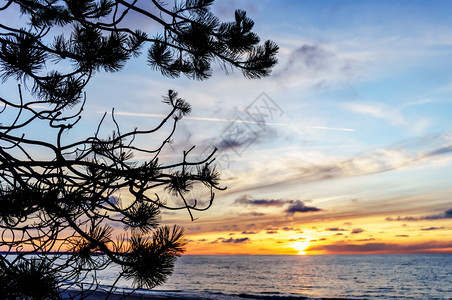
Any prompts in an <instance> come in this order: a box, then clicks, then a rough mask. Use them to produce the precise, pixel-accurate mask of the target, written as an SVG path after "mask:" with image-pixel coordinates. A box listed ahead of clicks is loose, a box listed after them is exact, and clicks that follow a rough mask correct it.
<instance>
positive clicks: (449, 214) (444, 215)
mask: <svg viewBox="0 0 452 300" xmlns="http://www.w3.org/2000/svg"><path fill="white" fill-rule="evenodd" d="M441 219H452V208H451V209H448V210H446V211H445V212H444V213H442V214H438V215H430V216H421V217H413V216H406V217H401V216H398V217H397V218H393V217H387V218H386V221H422V220H441Z"/></svg>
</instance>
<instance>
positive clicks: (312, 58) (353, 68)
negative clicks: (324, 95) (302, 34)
mask: <svg viewBox="0 0 452 300" xmlns="http://www.w3.org/2000/svg"><path fill="white" fill-rule="evenodd" d="M346 56H347V55H343V54H341V53H338V52H337V50H335V49H334V46H329V45H326V44H320V43H304V44H302V45H301V46H299V47H297V48H295V49H293V50H292V51H291V52H290V54H289V55H288V57H287V59H286V61H285V63H282V64H281V66H280V67H278V68H277V69H275V71H274V73H273V74H274V75H273V78H275V79H279V80H281V81H283V82H284V84H293V85H300V84H305V85H308V86H317V87H324V86H325V85H329V84H330V83H331V82H333V83H334V82H341V83H342V82H343V83H346V82H348V81H349V80H350V79H351V78H356V77H358V76H359V74H360V73H362V66H363V62H362V61H359V60H357V59H356V58H351V56H350V57H346ZM354 57H356V56H354Z"/></svg>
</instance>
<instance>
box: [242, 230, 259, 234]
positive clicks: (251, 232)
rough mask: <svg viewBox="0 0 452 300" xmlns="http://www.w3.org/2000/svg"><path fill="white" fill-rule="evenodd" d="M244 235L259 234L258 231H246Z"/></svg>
mask: <svg viewBox="0 0 452 300" xmlns="http://www.w3.org/2000/svg"><path fill="white" fill-rule="evenodd" d="M242 234H257V232H256V231H246V230H244V231H242Z"/></svg>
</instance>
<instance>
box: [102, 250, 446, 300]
mask: <svg viewBox="0 0 452 300" xmlns="http://www.w3.org/2000/svg"><path fill="white" fill-rule="evenodd" d="M118 272H119V269H115V268H114V267H113V268H110V269H108V270H105V271H104V272H103V273H101V274H100V276H99V279H100V280H101V281H102V282H103V284H105V285H104V286H108V285H109V282H112V281H113V280H114V279H115V278H116V275H117V274H118ZM119 287H120V288H121V289H124V290H125V291H127V290H130V282H126V281H120V282H119ZM136 294H141V295H143V296H170V297H180V298H183V299H452V254H410V255H315V256H314V255H313V256H311V255H306V256H302V255H300V256H288V255H284V256H278V255H268V256H266V255H199V256H198V255H184V256H182V257H180V258H179V259H178V261H177V263H176V266H175V269H174V273H173V275H172V276H171V277H170V278H169V280H168V281H167V282H166V283H165V284H163V285H161V286H159V287H156V288H154V289H153V290H144V289H139V290H136Z"/></svg>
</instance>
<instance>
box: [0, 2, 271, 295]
mask: <svg viewBox="0 0 452 300" xmlns="http://www.w3.org/2000/svg"><path fill="white" fill-rule="evenodd" d="M151 2H152V4H153V8H152V9H150V10H149V9H145V8H144V6H143V5H145V4H144V1H141V0H140V1H137V0H134V1H124V0H64V1H60V0H52V1H44V0H20V1H19V0H17V1H16V0H9V1H5V2H4V4H3V6H1V7H0V47H1V48H0V78H1V79H2V80H3V82H6V81H8V80H15V81H17V82H18V83H19V84H18V89H17V95H11V93H10V94H8V95H6V96H4V95H0V103H1V104H2V108H0V116H2V117H1V121H0V233H1V237H0V251H3V252H2V255H0V294H1V295H5V297H7V298H16V297H31V298H36V299H42V298H52V299H53V298H62V297H64V296H68V294H64V293H63V292H64V291H65V290H67V289H69V290H74V289H75V291H76V293H78V294H74V293H73V294H71V295H72V296H73V297H77V296H80V295H84V296H86V295H89V293H90V292H92V291H93V290H95V289H96V288H97V287H98V284H99V282H98V280H97V277H96V272H98V271H99V270H103V269H105V268H107V267H108V266H110V265H111V264H117V265H119V266H120V267H121V270H122V271H121V272H120V274H118V279H117V280H119V278H121V277H124V278H128V279H131V280H133V282H134V284H135V286H136V287H147V288H152V287H154V286H156V285H158V284H161V283H163V282H164V281H165V279H166V278H167V276H168V275H170V274H171V272H172V269H173V266H174V262H175V259H176V258H177V257H178V256H179V255H180V254H181V253H182V252H183V251H184V244H185V242H184V240H183V229H182V228H181V227H178V226H173V227H168V226H162V225H160V223H161V222H160V221H161V215H160V210H161V209H168V210H186V211H187V212H188V214H189V216H190V218H191V219H192V220H193V219H194V217H193V211H203V210H206V209H208V208H209V207H210V206H211V205H212V203H213V200H214V196H215V193H214V192H215V190H222V189H224V188H222V187H221V186H220V184H219V172H218V171H216V170H215V167H214V166H213V162H214V155H215V151H216V150H215V149H214V150H213V151H212V152H211V153H210V155H208V156H207V157H204V158H202V159H193V158H192V157H191V156H190V153H191V152H192V150H193V149H194V147H192V148H190V149H189V150H188V151H184V153H183V155H182V160H181V161H180V162H178V163H167V164H165V163H162V162H161V161H159V155H160V154H161V152H162V151H163V149H164V147H165V146H166V145H167V144H168V143H169V142H170V141H171V139H172V137H173V135H174V133H175V130H176V127H177V123H178V122H179V121H180V120H181V119H182V118H183V117H184V116H186V115H187V114H189V113H190V110H191V107H190V105H189V104H188V103H187V102H186V101H185V100H184V99H182V98H180V97H179V96H178V95H177V93H176V92H175V91H172V90H170V91H168V93H167V94H166V95H165V96H164V98H163V102H164V103H165V104H167V105H168V106H169V109H168V112H167V115H166V117H165V118H163V119H162V120H161V122H160V123H159V124H157V125H156V126H154V127H152V128H146V129H138V128H135V129H134V130H131V131H126V132H123V131H122V130H121V128H120V125H119V124H118V122H117V121H116V119H115V114H114V110H113V111H112V113H111V119H112V123H113V124H114V127H115V129H114V130H113V132H112V133H111V135H110V136H108V137H106V138H105V137H103V136H102V134H101V133H100V132H101V128H102V126H103V123H104V121H105V119H106V118H107V114H105V115H104V116H103V117H102V119H101V120H100V122H99V126H98V129H97V131H96V132H95V133H94V134H93V135H91V136H88V137H86V138H84V139H81V140H71V139H70V138H68V134H67V133H68V132H70V130H71V129H72V128H73V127H74V126H76V125H77V124H78V123H79V121H80V120H81V117H82V113H83V109H84V106H85V101H86V95H85V94H84V92H83V89H84V88H85V87H86V85H87V84H88V83H89V81H90V79H91V78H92V76H93V75H94V74H95V73H96V72H100V71H106V72H116V71H120V70H121V69H122V67H123V66H124V65H125V63H126V62H127V61H128V59H130V58H131V57H133V56H139V55H140V54H141V51H142V50H143V48H144V47H147V62H148V64H149V66H150V67H151V69H154V70H158V71H160V72H161V73H162V74H163V75H164V76H167V77H177V76H180V75H181V74H184V75H186V76H187V77H189V78H192V79H199V80H202V79H207V78H208V77H209V76H210V75H211V73H212V67H211V65H212V63H213V62H214V61H215V62H217V63H219V64H220V65H221V66H222V67H223V68H224V69H225V70H226V71H227V70H229V69H239V70H241V71H242V73H243V74H244V76H245V77H248V78H260V77H262V76H267V75H268V74H269V73H270V70H271V68H272V67H273V66H274V65H275V63H276V58H275V55H276V53H277V51H278V47H277V46H276V45H275V44H274V43H273V42H271V41H266V42H264V43H263V44H259V41H260V40H259V37H258V36H257V35H256V34H255V33H253V32H252V31H251V30H252V27H253V24H254V23H253V21H252V20H251V19H249V18H248V17H247V16H246V13H245V12H244V11H241V10H238V11H236V13H235V20H234V21H232V22H226V23H225V22H220V21H219V19H218V18H217V17H216V16H214V15H213V14H212V13H211V12H210V5H211V4H212V2H213V1H208V0H186V1H182V2H180V3H176V5H174V7H173V8H171V9H170V8H168V6H167V5H165V4H163V3H162V2H161V1H156V0H152V1H151ZM18 12H20V17H21V19H19V18H17V19H16V20H15V21H14V20H13V19H14V18H4V16H6V15H9V16H11V15H14V14H16V15H17V13H18ZM137 14H138V15H140V16H142V17H145V18H147V19H148V20H149V21H150V22H152V23H153V24H158V25H159V26H160V27H161V31H160V33H158V34H155V35H153V36H150V35H148V34H147V33H145V32H144V31H141V30H140V29H139V28H133V27H132V26H131V22H130V20H131V16H133V15H137ZM5 20H10V21H9V22H8V23H7V22H6V21H5ZM11 20H12V21H11ZM24 21H25V22H24ZM24 87H25V89H24ZM25 90H26V92H27V93H28V94H27V96H25V95H24V93H23V92H24V91H25ZM43 124H44V125H45V126H47V127H48V128H49V129H50V130H52V132H53V135H51V136H48V137H47V138H46V139H36V138H33V137H29V134H28V132H29V131H30V128H40V127H39V126H42V125H43ZM34 126H36V127H34ZM164 126H169V128H170V130H169V133H168V134H167V135H166V136H165V137H164V138H163V139H162V142H161V143H160V144H159V145H158V146H156V147H154V148H147V147H141V146H138V145H137V143H136V141H137V140H138V139H140V138H149V137H150V136H153V135H155V134H157V133H159V134H160V132H161V130H162V129H163V127H164ZM159 136H160V135H159ZM49 140H50V142H49ZM134 155H142V156H144V157H146V159H145V160H144V161H138V160H135V161H134V160H132V158H133V156H134ZM197 183H200V184H203V186H204V188H205V189H207V191H208V193H209V201H208V202H207V204H206V205H204V206H200V205H198V204H199V203H201V201H198V200H199V199H198V200H197V199H188V198H187V197H188V196H187V194H188V193H189V192H190V190H191V189H192V187H193V185H194V184H197ZM120 191H123V192H125V191H127V192H128V197H127V199H122V198H119V197H118V193H119V192H120ZM163 192H166V193H169V194H170V195H172V196H174V197H177V198H179V199H180V202H177V203H180V205H174V204H168V203H166V202H165V201H164V200H163V199H162V198H160V196H159V194H161V193H163ZM118 228H122V232H123V233H122V234H120V235H119V236H114V234H116V233H115V232H117V231H118V230H117V229H118ZM114 229H116V231H115V230H114ZM116 282H117V281H116ZM112 291H114V286H113V287H111V290H110V292H112Z"/></svg>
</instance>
